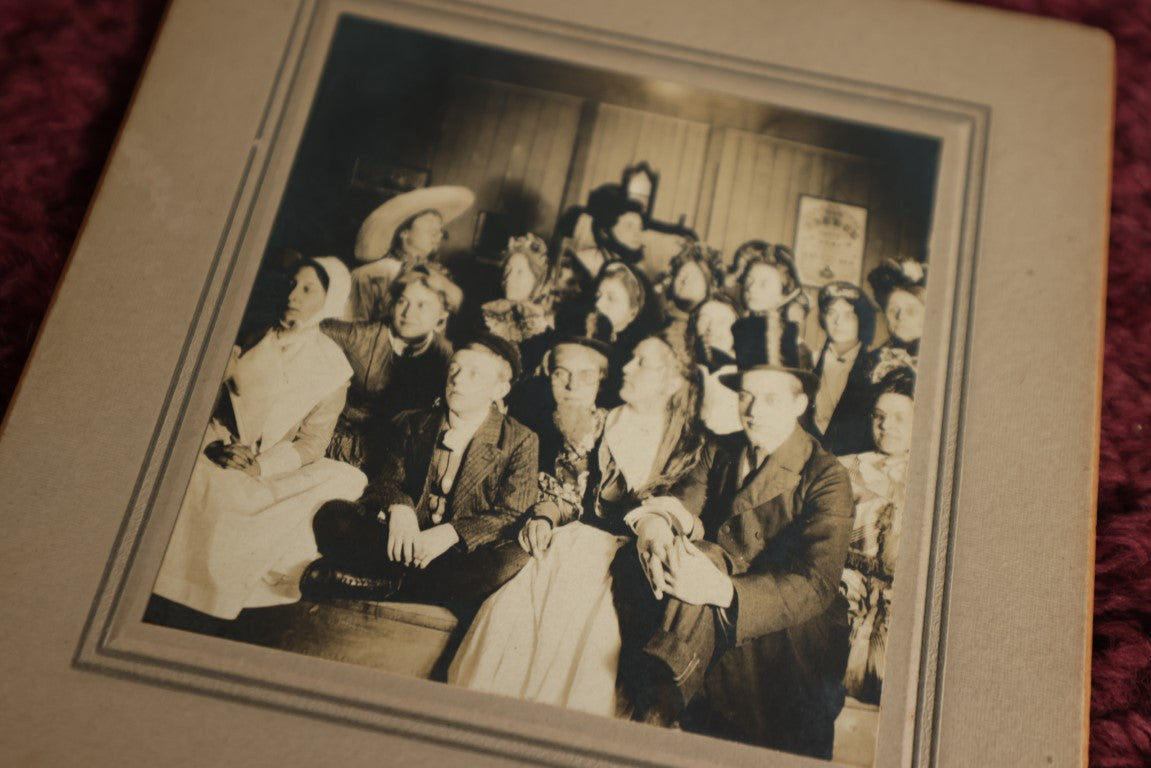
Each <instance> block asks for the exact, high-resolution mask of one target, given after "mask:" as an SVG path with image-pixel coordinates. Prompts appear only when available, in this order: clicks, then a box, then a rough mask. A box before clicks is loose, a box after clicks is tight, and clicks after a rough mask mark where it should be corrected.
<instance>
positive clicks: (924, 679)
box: [73, 0, 991, 766]
mask: <svg viewBox="0 0 1151 768" xmlns="http://www.w3.org/2000/svg"><path fill="white" fill-rule="evenodd" d="M325 2H326V0H299V2H298V3H297V6H296V9H295V17H294V20H293V23H292V26H291V30H290V32H289V34H288V38H287V41H286V43H285V46H284V50H283V53H282V57H281V61H280V64H279V67H278V69H277V71H276V74H275V76H274V79H273V83H272V86H271V89H270V92H269V94H268V99H267V103H266V105H265V107H264V111H263V116H262V119H261V120H260V123H259V126H258V128H257V131H256V134H255V136H254V137H253V139H252V144H251V149H250V150H249V154H248V157H247V161H246V163H245V165H244V168H243V172H242V175H241V178H240V181H239V183H238V185H237V189H236V191H235V195H234V198H233V201H232V205H231V209H230V211H229V213H228V216H227V218H226V221H225V224H224V228H223V231H222V232H221V234H220V238H219V241H218V246H217V249H216V252H215V254H214V256H213V259H212V262H211V266H210V268H209V271H208V275H207V278H206V280H205V283H204V286H203V288H202V289H201V294H200V298H199V302H198V304H197V307H196V310H195V313H194V314H193V317H192V320H191V324H190V326H189V331H188V333H187V336H186V338H185V341H184V345H183V347H182V349H181V352H180V356H179V358H178V361H177V365H176V368H175V371H174V373H173V377H172V381H171V384H170V386H169V388H168V391H167V393H166V396H165V399H164V403H163V407H162V409H161V411H160V416H159V419H158V421H157V424H156V427H155V430H154V432H153V435H152V438H151V441H150V443H149V446H148V449H147V452H146V454H145V460H144V464H143V466H142V467H141V470H140V473H139V475H138V478H137V481H136V484H135V487H134V488H133V492H132V496H131V499H130V502H129V505H128V508H127V510H126V512H125V515H124V518H123V520H122V522H121V526H120V529H119V531H118V533H117V537H116V544H115V547H114V549H113V551H112V553H111V555H110V557H109V559H108V561H107V563H106V566H105V570H104V573H103V576H102V578H101V581H100V583H99V586H98V588H97V591H96V596H95V599H94V601H93V605H92V608H91V610H90V612H89V615H88V618H87V621H86V623H85V625H84V628H83V631H82V634H81V638H80V642H79V644H78V647H77V650H76V653H75V656H74V659H73V664H74V666H76V667H77V668H81V669H87V670H94V671H99V672H102V673H105V674H110V675H115V676H118V677H125V678H131V679H134V680H139V681H142V682H146V683H149V684H153V685H160V686H165V687H171V688H176V689H179V690H184V691H193V692H197V693H204V694H209V695H211V696H214V697H223V698H227V699H231V700H235V701H242V702H245V703H249V704H255V705H258V706H263V707H270V708H274V709H279V710H283V711H288V712H294V713H298V714H305V715H308V716H310V717H315V718H320V719H324V720H328V721H332V722H336V723H339V724H342V725H349V726H353V727H360V728H366V729H370V730H374V731H382V732H389V733H400V734H403V735H406V736H415V737H418V738H422V739H425V740H427V741H431V742H436V743H441V744H445V745H448V746H452V747H457V748H458V747H464V748H466V749H470V750H473V751H477V752H482V753H487V754H491V755H496V756H506V757H514V758H517V759H521V760H523V759H527V760H531V761H532V762H534V763H536V764H541V765H570V764H572V763H573V761H575V760H579V759H581V758H582V759H583V760H588V759H591V760H621V759H626V760H627V761H628V762H630V763H635V760H634V758H632V757H627V758H625V757H623V756H622V755H621V754H620V753H619V752H617V751H613V750H612V749H610V748H604V749H589V748H586V747H581V746H576V745H574V744H571V743H563V742H558V741H552V740H536V739H531V738H528V737H525V736H524V735H522V734H518V733H515V732H514V731H513V730H512V729H511V728H510V727H509V728H508V729H506V730H493V729H487V728H480V727H478V726H475V725H473V724H469V723H463V722H459V721H457V720H454V719H448V718H442V719H439V720H436V719H434V718H427V717H424V716H422V715H416V714H414V713H411V712H408V711H406V710H403V709H396V708H390V707H385V706H380V705H377V704H370V703H365V702H362V701H356V700H351V699H345V698H339V697H333V696H328V695H322V694H317V693H316V692H314V691H309V690H304V689H301V688H296V687H293V686H286V685H280V684H277V683H273V682H270V681H268V680H263V679H254V678H250V677H242V676H234V675H229V674H224V673H221V672H219V671H218V670H213V669H211V668H207V667H201V666H196V665H193V664H176V663H172V662H170V661H167V660H158V659H154V658H151V657H147V656H142V655H139V654H134V653H124V652H122V651H118V650H116V649H114V648H112V647H110V646H109V643H108V635H109V630H110V626H111V623H112V619H113V617H114V614H115V611H116V607H117V604H118V603H119V600H120V597H121V595H122V593H123V590H124V587H125V583H126V579H127V575H128V572H129V570H130V566H131V563H132V561H133V560H134V559H135V556H136V553H137V549H138V546H139V541H140V537H141V533H142V531H143V530H144V528H145V526H146V525H147V522H148V519H149V518H150V516H151V511H152V508H153V505H154V503H155V495H156V492H157V489H158V479H159V478H161V477H163V475H164V472H165V469H166V467H167V464H168V462H169V460H170V458H171V455H172V450H173V447H174V444H175V438H176V435H177V434H179V431H180V428H181V426H182V423H183V420H184V416H185V411H186V409H187V406H188V401H189V398H190V395H191V392H192V384H191V382H193V381H194V380H195V378H196V374H197V373H198V371H199V369H200V366H201V364H202V361H203V358H204V355H205V352H206V350H207V339H208V338H209V337H210V336H211V332H212V329H213V327H214V326H215V324H216V322H217V319H218V316H219V313H220V310H221V307H222V302H223V297H224V286H226V285H227V283H228V281H229V279H230V277H231V275H232V273H233V272H234V270H235V267H236V264H237V260H238V258H239V256H240V253H241V251H242V250H243V247H244V244H245V239H246V236H247V234H248V227H249V224H250V220H251V216H252V212H253V210H254V208H255V205H256V203H257V201H258V200H259V199H260V196H261V194H262V193H263V190H262V188H263V183H264V180H265V174H266V172H267V170H268V165H269V163H270V161H271V157H272V154H273V153H272V150H273V148H274V147H275V145H276V143H277V140H278V139H279V132H280V128H281V125H282V123H283V120H284V116H285V113H286V110H287V107H288V105H289V103H290V102H291V98H292V94H293V89H294V87H295V83H296V77H297V75H298V73H299V67H300V63H301V61H302V59H303V55H304V52H305V51H308V50H310V49H311V47H312V46H315V45H320V44H323V45H324V50H325V51H326V50H327V49H328V46H329V44H330V42H331V41H330V40H328V41H319V40H313V39H312V37H313V23H314V21H315V19H316V16H317V13H318V10H319V8H320V7H321V5H323V4H325ZM376 5H378V6H379V7H381V8H384V7H387V6H389V5H390V6H399V7H405V8H419V9H420V10H421V11H423V12H427V11H428V9H429V8H434V9H435V10H434V12H436V13H441V14H444V13H446V14H451V15H452V16H454V17H456V18H458V19H460V20H472V21H477V22H482V23H485V24H492V23H496V24H499V25H502V26H507V27H511V28H518V29H520V30H529V31H532V32H534V33H537V34H545V35H550V36H553V37H558V38H566V39H569V40H576V41H579V42H585V43H593V44H595V45H597V46H602V47H606V48H610V49H615V50H617V51H621V52H627V53H642V54H645V55H647V56H652V57H655V58H663V59H673V60H676V61H680V62H683V61H692V62H698V63H699V64H701V65H703V66H707V67H709V68H711V69H715V70H717V71H729V72H738V73H742V74H752V75H754V76H755V77H757V78H760V79H763V80H766V81H776V82H779V83H783V84H788V85H800V86H802V87H803V88H805V89H808V88H814V89H819V90H822V91H824V92H825V93H827V94H830V95H838V96H846V95H848V94H850V95H851V96H853V97H856V98H858V97H860V96H864V97H866V98H868V99H872V100H876V101H879V102H891V101H894V100H895V99H894V98H893V97H898V101H899V102H900V104H901V105H904V106H908V105H909V106H912V107H915V108H917V109H920V110H924V111H925V112H928V113H932V114H935V115H938V116H940V117H945V118H947V119H950V120H954V121H957V122H960V123H963V124H965V125H966V127H967V129H968V131H967V136H968V138H967V141H968V146H967V147H966V148H965V150H966V152H965V156H966V158H967V168H966V172H965V176H964V180H963V194H962V201H961V214H960V218H959V222H960V231H959V233H958V238H957V240H958V253H957V258H956V260H955V269H954V273H953V274H952V275H950V276H949V277H950V278H951V279H953V280H954V283H953V285H954V286H955V294H954V296H953V298H952V301H951V305H952V313H951V323H950V328H949V343H948V346H947V349H948V354H947V360H946V374H945V378H944V382H943V389H942V391H943V399H942V416H941V418H942V431H941V434H942V436H943V438H944V439H943V443H942V445H941V446H940V450H939V456H938V467H937V474H936V482H935V488H934V500H935V501H934V507H933V521H934V523H933V525H932V527H931V538H930V545H929V548H928V550H927V551H926V552H925V553H924V556H925V557H926V558H927V565H926V568H927V591H926V604H925V609H924V617H923V625H922V627H921V633H922V634H921V648H920V660H919V685H918V692H917V696H916V698H917V701H916V716H915V726H914V729H913V739H914V743H913V747H912V755H911V759H912V764H913V765H916V766H929V765H934V764H935V763H936V762H937V752H936V750H937V745H938V738H937V737H938V732H939V714H940V713H939V702H938V700H937V697H936V696H935V692H936V691H937V690H938V687H939V684H940V677H941V674H942V670H943V668H944V664H943V661H944V656H945V653H946V639H947V620H948V606H949V602H950V594H949V589H950V574H951V568H952V561H951V553H952V549H953V548H952V539H953V535H954V526H953V525H952V520H953V516H954V513H955V501H956V499H955V487H954V478H955V477H956V475H957V474H958V470H959V464H960V460H961V459H960V457H961V455H962V449H963V444H964V435H963V433H962V429H961V427H962V423H963V414H964V410H965V406H966V383H965V380H964V371H965V370H966V369H967V367H968V364H969V362H970V353H971V350H970V336H971V334H970V329H971V324H972V322H973V317H972V312H971V300H972V291H973V286H974V280H975V266H976V255H977V254H976V243H977V242H978V239H979V231H980V222H981V209H982V200H983V192H984V189H983V184H984V178H985V173H986V164H987V149H988V135H989V131H990V119H991V110H990V108H989V107H988V106H986V105H983V104H978V103H972V102H964V101H958V100H953V99H947V98H943V97H939V96H936V95H933V94H930V93H922V92H917V91H911V90H906V89H901V88H896V87H890V86H879V85H875V84H872V83H866V82H859V81H854V80H851V79H850V78H846V77H841V76H832V75H825V74H817V73H812V72H809V71H805V70H801V69H797V68H793V67H787V66H782V65H768V64H764V63H762V62H757V61H753V60H747V59H742V58H739V57H734V56H730V55H723V54H716V53H712V52H708V51H703V50H699V49H695V48H688V47H684V46H676V45H672V44H668V43H663V42H659V41H652V40H649V39H645V38H642V37H638V36H632V35H624V34H619V33H607V32H605V31H603V30H599V29H595V28H592V27H587V26H581V25H574V24H561V23H559V22H557V21H554V20H551V19H545V18H541V17H537V16H533V15H530V14H527V13H523V12H513V11H507V10H503V9H494V8H490V7H486V6H483V7H481V6H475V5H465V4H463V3H460V2H457V1H456V0H437V1H436V2H433V3H418V4H417V3H411V2H408V0H377V2H376ZM373 20H378V19H373ZM388 23H391V24H393V25H396V26H400V27H405V28H412V27H410V26H407V25H405V24H403V23H402V22H396V21H389V22H388ZM418 31H421V32H422V31H424V30H418ZM456 39H461V38H456ZM463 41H464V42H468V43H470V44H473V45H474V44H482V43H479V42H477V41H474V40H467V39H463ZM585 66H586V65H585ZM273 115H275V118H274V122H273ZM828 117H829V118H830V119H836V118H834V117H833V116H828ZM840 119H841V118H840ZM937 183H938V181H937ZM949 436H954V439H953V440H952V439H947V438H948V437H949ZM417 719H418V720H419V721H417ZM477 739H478V740H477ZM649 764H650V765H656V764H657V763H654V762H653V763H649Z"/></svg>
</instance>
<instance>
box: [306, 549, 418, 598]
mask: <svg viewBox="0 0 1151 768" xmlns="http://www.w3.org/2000/svg"><path fill="white" fill-rule="evenodd" d="M401 583H402V578H401V577H400V576H399V575H393V576H386V575H381V574H370V575H366V574H361V573H352V572H351V571H346V570H343V569H341V568H338V567H337V566H335V565H332V564H331V563H328V562H326V561H325V560H323V559H322V558H321V559H319V560H317V561H315V562H314V563H312V564H311V565H309V566H308V567H307V568H306V569H304V575H303V576H302V577H301V578H300V594H302V595H303V597H304V599H305V600H312V601H314V602H328V601H331V600H370V601H376V602H379V601H382V600H390V599H391V598H392V597H394V596H395V595H396V593H397V592H399V591H400V586H401Z"/></svg>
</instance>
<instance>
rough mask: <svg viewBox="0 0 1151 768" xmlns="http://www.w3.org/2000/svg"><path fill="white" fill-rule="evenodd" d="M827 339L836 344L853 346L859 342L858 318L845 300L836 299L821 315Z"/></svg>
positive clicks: (849, 303) (851, 306)
mask: <svg viewBox="0 0 1151 768" xmlns="http://www.w3.org/2000/svg"><path fill="white" fill-rule="evenodd" d="M823 325H824V327H825V328H826V329H827V338H828V339H829V340H830V341H832V342H834V343H836V344H851V345H854V344H856V343H857V342H858V341H859V316H858V315H856V314H855V307H854V306H853V305H852V303H851V302H850V301H848V300H847V299H836V300H835V301H833V302H831V304H829V305H828V307H827V311H826V312H824V313H823Z"/></svg>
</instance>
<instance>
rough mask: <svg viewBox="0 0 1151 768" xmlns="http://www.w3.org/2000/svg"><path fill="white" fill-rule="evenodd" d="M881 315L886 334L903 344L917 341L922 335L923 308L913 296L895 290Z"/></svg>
mask: <svg viewBox="0 0 1151 768" xmlns="http://www.w3.org/2000/svg"><path fill="white" fill-rule="evenodd" d="M883 314H884V317H886V318H887V330H888V332H889V333H891V335H892V336H894V337H895V338H897V339H899V340H900V341H902V342H904V343H905V344H910V343H912V342H914V341H919V337H920V336H922V335H923V320H924V306H923V302H922V301H920V300H919V297H918V296H916V295H915V294H912V293H908V292H907V291H904V290H900V289H898V288H897V289H896V290H895V291H893V292H892V294H891V296H889V297H888V298H887V307H886V308H885V309H884V311H883Z"/></svg>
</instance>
